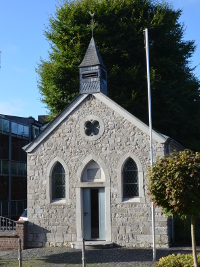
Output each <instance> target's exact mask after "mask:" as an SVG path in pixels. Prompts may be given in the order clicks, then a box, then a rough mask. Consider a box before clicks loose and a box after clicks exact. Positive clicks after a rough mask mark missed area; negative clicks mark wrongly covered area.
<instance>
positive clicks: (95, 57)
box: [79, 37, 106, 69]
mask: <svg viewBox="0 0 200 267" xmlns="http://www.w3.org/2000/svg"><path fill="white" fill-rule="evenodd" d="M96 65H101V66H102V67H104V68H105V69H106V67H105V65H104V63H103V60H102V58H101V56H100V53H99V50H98V48H97V46H96V43H95V41H94V38H93V37H92V38H91V40H90V43H89V46H88V49H87V52H86V54H85V57H84V59H83V61H82V62H81V64H80V65H79V68H81V67H89V66H96Z"/></svg>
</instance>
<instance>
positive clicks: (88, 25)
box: [87, 11, 98, 37]
mask: <svg viewBox="0 0 200 267" xmlns="http://www.w3.org/2000/svg"><path fill="white" fill-rule="evenodd" d="M88 13H89V14H90V16H91V17H92V19H91V21H90V24H87V27H91V26H92V37H93V29H94V28H95V27H96V26H97V25H98V23H94V21H93V18H94V13H91V12H90V11H88Z"/></svg>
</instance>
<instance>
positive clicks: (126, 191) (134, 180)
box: [123, 158, 139, 198]
mask: <svg viewBox="0 0 200 267" xmlns="http://www.w3.org/2000/svg"><path fill="white" fill-rule="evenodd" d="M138 196H139V179H138V168H137V165H136V163H135V161H134V160H133V159H132V158H128V159H127V161H126V162H125V164H124V168H123V198H132V197H138Z"/></svg>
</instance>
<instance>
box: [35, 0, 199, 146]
mask: <svg viewBox="0 0 200 267" xmlns="http://www.w3.org/2000/svg"><path fill="white" fill-rule="evenodd" d="M88 11H91V12H94V13H95V20H96V21H95V22H98V27H96V28H95V30H94V39H95V42H96V44H97V46H98V49H99V51H100V54H101V56H102V59H103V61H104V64H105V66H106V67H107V71H108V96H109V97H110V98H111V99H113V100H114V101H116V102H117V103H118V104H120V105H121V106H123V107H124V108H125V109H127V110H128V111H129V112H131V113H132V114H133V115H135V116H137V117H138V118H139V119H141V120H142V121H144V122H145V123H148V109H147V107H148V100H147V84H146V58H145V50H144V37H143V30H144V29H145V28H148V29H149V44H150V67H151V90H152V118H153V127H154V128H155V129H157V130H158V131H160V132H161V133H164V134H165V135H168V136H170V137H172V138H174V139H175V140H177V141H179V142H180V143H182V144H183V145H185V146H186V147H188V148H191V149H194V150H200V143H199V141H198V136H199V134H200V97H199V88H200V83H199V80H198V79H197V78H196V77H195V76H194V74H193V70H194V69H192V67H191V66H190V58H191V56H192V53H193V52H194V51H195V44H194V41H184V40H183V36H184V27H183V25H182V24H180V23H179V18H180V16H181V10H174V9H173V7H171V6H170V5H169V4H167V3H166V2H163V1H162V3H160V2H159V1H153V0H77V1H75V0H74V1H66V2H65V3H64V4H62V5H61V6H59V7H58V8H57V11H56V13H55V15H54V16H51V17H50V19H49V25H48V27H47V28H46V30H45V36H46V38H47V40H48V41H49V43H50V51H49V59H48V60H47V61H45V60H42V59H41V61H40V63H39V64H38V67H37V70H36V71H37V73H38V77H39V79H38V88H39V91H40V93H41V100H42V101H43V102H44V103H45V104H46V106H47V107H48V108H49V110H50V114H51V115H52V116H54V115H57V114H58V113H59V112H60V111H61V110H62V109H63V108H64V107H65V106H66V105H67V104H69V103H70V102H71V101H72V99H73V98H74V97H75V96H76V95H77V94H78V93H79V71H78V65H79V64H80V63H81V61H82V59H83V57H84V55H85V53H86V50H87V47H88V44H89V41H90V38H91V29H90V28H89V27H87V24H89V20H90V19H91V17H90V15H89V14H88Z"/></svg>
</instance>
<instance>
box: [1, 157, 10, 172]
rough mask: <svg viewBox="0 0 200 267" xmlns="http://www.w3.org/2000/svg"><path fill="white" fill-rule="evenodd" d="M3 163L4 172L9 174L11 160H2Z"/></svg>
mask: <svg viewBox="0 0 200 267" xmlns="http://www.w3.org/2000/svg"><path fill="white" fill-rule="evenodd" d="M1 164H2V169H1V171H2V174H9V161H6V160H2V161H1Z"/></svg>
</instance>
